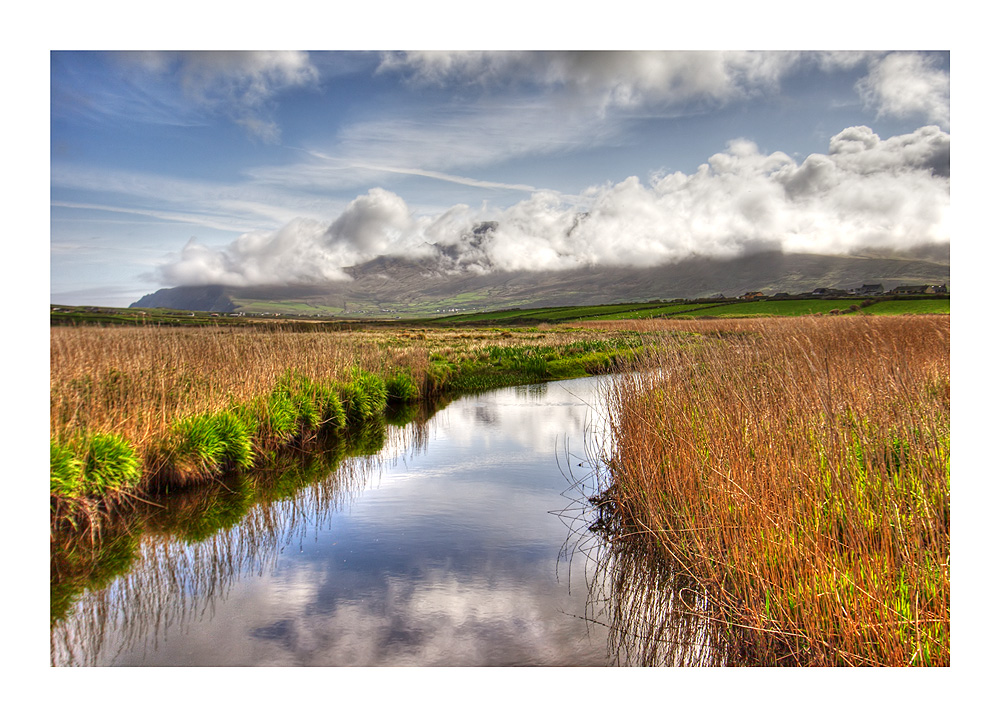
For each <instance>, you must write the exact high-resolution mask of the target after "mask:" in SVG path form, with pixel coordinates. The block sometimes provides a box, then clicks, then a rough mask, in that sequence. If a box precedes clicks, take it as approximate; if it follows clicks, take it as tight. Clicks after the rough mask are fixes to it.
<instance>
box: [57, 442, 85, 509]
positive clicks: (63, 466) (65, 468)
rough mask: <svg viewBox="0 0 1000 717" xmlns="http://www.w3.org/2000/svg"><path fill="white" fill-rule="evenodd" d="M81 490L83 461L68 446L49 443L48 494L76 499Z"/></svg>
mask: <svg viewBox="0 0 1000 717" xmlns="http://www.w3.org/2000/svg"><path fill="white" fill-rule="evenodd" d="M82 488H83V461H81V460H80V459H79V458H77V457H76V454H75V453H74V452H73V449H72V448H70V447H69V446H66V445H62V444H59V443H56V442H55V441H50V442H49V492H50V493H54V494H56V495H62V496H67V497H76V496H78V495H80V492H81V490H82Z"/></svg>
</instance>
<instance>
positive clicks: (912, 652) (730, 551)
mask: <svg viewBox="0 0 1000 717" xmlns="http://www.w3.org/2000/svg"><path fill="white" fill-rule="evenodd" d="M663 325H664V328H669V322H663ZM690 326H691V324H687V323H686V324H685V328H689V327H690ZM695 328H696V330H699V331H700V335H698V336H692V335H691V334H688V335H687V336H684V335H681V334H678V333H664V334H663V339H662V341H661V343H660V344H659V345H658V346H657V347H656V349H655V350H653V351H650V352H649V353H648V354H647V357H646V363H645V366H644V368H645V370H644V371H641V372H634V373H629V374H623V375H620V376H617V377H616V378H615V381H614V385H613V388H612V389H611V390H610V392H609V395H608V400H609V405H610V412H611V415H612V431H613V436H614V440H613V442H612V444H613V446H614V448H613V450H609V452H608V454H607V455H606V456H605V457H604V459H603V460H604V463H605V466H606V468H607V470H608V474H609V475H610V479H609V481H608V485H607V486H606V487H605V490H604V493H603V500H604V501H605V502H606V503H607V504H608V505H609V506H610V507H611V508H612V511H611V512H612V513H613V514H614V516H615V520H617V521H618V523H617V526H616V531H617V533H618V534H619V535H623V536H624V535H628V536H630V539H635V538H636V536H639V537H641V538H642V539H643V540H645V541H646V542H647V544H648V549H650V550H652V551H655V552H659V553H661V554H662V555H663V556H664V558H665V559H667V560H669V561H670V562H671V564H672V566H673V567H672V569H673V570H675V571H678V572H680V573H681V574H682V575H683V576H684V577H685V579H686V580H688V581H689V582H691V583H692V584H693V585H695V586H696V588H697V593H698V594H700V595H703V596H704V605H703V606H702V607H700V608H699V612H700V613H701V616H702V618H703V619H704V620H707V621H717V622H718V623H720V624H724V625H726V626H728V628H729V634H730V637H731V644H730V645H729V646H728V647H726V648H725V649H726V650H727V651H728V653H729V654H739V655H742V658H741V659H743V660H745V661H746V663H748V664H796V665H798V664H805V665H947V664H949V662H950V657H949V655H950V653H949V645H950V640H949V624H950V622H949V606H950V599H949V597H950V590H949V586H950V537H949V536H950V518H949V514H950V438H949V425H950V420H949V321H948V319H947V318H946V317H863V316H854V317H851V318H850V319H841V318H832V317H827V318H822V319H814V318H801V319H786V320H780V321H771V322H762V321H756V320H751V321H742V322H733V321H730V322H727V321H722V320H719V321H713V322H699V323H698V324H697V325H695Z"/></svg>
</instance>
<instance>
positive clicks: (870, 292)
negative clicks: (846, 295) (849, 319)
mask: <svg viewBox="0 0 1000 717" xmlns="http://www.w3.org/2000/svg"><path fill="white" fill-rule="evenodd" d="M854 293H855V294H857V295H858V296H881V295H882V294H884V293H885V288H884V287H883V286H882V285H881V284H862V285H861V288H860V289H855V290H854Z"/></svg>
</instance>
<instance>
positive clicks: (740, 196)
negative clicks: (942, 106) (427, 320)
mask: <svg viewBox="0 0 1000 717" xmlns="http://www.w3.org/2000/svg"><path fill="white" fill-rule="evenodd" d="M949 165H950V136H949V135H948V134H947V133H946V132H945V131H944V130H942V129H941V128H940V127H938V126H926V127H923V128H921V129H919V130H917V131H916V132H913V133H911V134H906V135H899V136H895V137H890V138H888V139H884V140H883V139H882V138H880V137H879V136H878V135H877V134H875V133H874V132H873V131H872V130H871V129H870V128H868V127H865V126H857V127H849V128H847V129H845V130H843V131H842V132H840V133H838V134H837V135H835V136H834V137H833V138H831V140H830V145H829V150H828V152H827V153H826V154H812V155H809V156H808V157H806V158H805V159H804V160H802V161H801V162H797V161H796V160H794V159H793V158H792V157H790V156H789V155H787V154H785V153H784V152H773V153H771V154H764V153H762V152H761V151H760V149H759V148H758V147H757V145H755V144H754V143H753V142H750V141H747V140H743V139H736V140H732V141H730V142H729V143H728V145H727V147H726V149H725V151H722V152H719V153H717V154H715V155H713V156H711V157H709V158H708V161H707V162H706V163H704V164H702V165H701V166H700V167H699V168H698V169H697V170H696V171H695V172H693V173H692V174H685V173H683V172H673V173H670V174H657V175H653V176H651V177H650V178H649V179H648V180H647V181H646V182H643V181H640V180H639V178H637V177H629V178H627V179H625V180H624V181H621V182H618V183H617V184H611V183H609V184H605V185H602V186H596V187H590V188H588V189H586V190H584V191H583V192H582V193H581V194H580V195H579V196H576V197H566V196H563V195H560V194H558V193H555V192H546V191H540V192H536V193H534V194H532V195H531V196H530V197H529V198H528V199H526V200H524V201H521V202H518V203H516V204H513V205H512V206H509V207H507V208H504V209H496V208H490V207H481V208H478V209H472V208H470V207H468V206H465V205H455V206H453V207H451V208H450V209H448V210H447V211H445V212H443V213H441V214H438V215H435V216H418V215H416V214H415V213H414V212H413V211H411V210H410V208H409V207H408V206H407V204H406V202H405V201H404V199H403V198H402V197H400V196H398V195H396V194H394V193H392V192H389V191H386V190H384V189H381V188H374V189H371V190H370V191H369V192H368V193H367V194H364V195H361V196H359V197H357V198H356V199H355V200H354V201H352V202H351V203H350V204H349V205H348V206H347V207H346V208H345V210H344V211H343V212H342V213H341V214H340V216H338V217H336V218H335V219H333V220H332V221H330V222H319V221H315V220H309V219H296V220H294V221H291V222H289V223H287V224H286V225H285V226H284V227H282V228H281V229H279V230H278V231H274V232H249V233H246V234H243V235H242V236H240V237H239V238H238V239H236V240H235V241H234V242H232V243H231V244H229V245H228V246H224V247H215V248H213V247H208V246H204V245H202V244H200V243H199V242H198V241H197V240H195V239H192V240H191V241H189V242H188V243H187V245H186V246H185V247H184V248H183V250H182V251H181V252H180V254H179V255H178V256H175V257H171V258H170V260H169V261H168V262H167V263H166V264H164V265H163V266H161V267H160V268H159V270H158V276H157V278H158V280H159V281H161V282H162V283H164V284H165V285H169V286H181V285H195V284H209V283H218V284H227V285H237V286H239V285H253V284H275V283H310V282H322V281H331V280H338V279H346V278H347V277H346V274H345V273H344V271H343V268H344V267H349V266H352V265H355V264H359V263H362V262H364V261H367V260H369V259H372V258H374V257H376V256H380V255H388V256H400V257H410V258H424V259H427V258H434V259H436V260H437V261H438V262H439V264H438V265H439V266H440V268H441V269H442V270H447V271H476V272H492V271H507V270H509V271H520V270H529V271H533V270H566V269H575V268H582V267H594V266H598V267H600V266H619V267H621V266H626V267H627V266H634V267H649V266H658V265H664V264H669V263H672V262H676V261H680V260H683V259H686V258H690V257H693V256H704V257H717V258H731V257H736V256H740V255H743V254H747V253H752V252H755V251H760V250H765V249H780V250H782V251H786V252H809V253H818V254H849V253H852V252H858V251H863V250H865V251H866V250H872V249H875V250H885V251H894V250H906V249H908V248H913V247H915V246H921V245H939V246H940V245H947V244H948V243H949V241H950V228H949V217H948V215H949V205H950V188H949V181H950V180H949V173H950V172H949ZM487 221H489V222H495V225H494V224H489V225H483V224H480V223H481V222H487ZM477 226H478V230H475V228H476V227H477Z"/></svg>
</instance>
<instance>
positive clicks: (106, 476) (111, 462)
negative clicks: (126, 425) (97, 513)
mask: <svg viewBox="0 0 1000 717" xmlns="http://www.w3.org/2000/svg"><path fill="white" fill-rule="evenodd" d="M141 473H142V472H141V469H140V466H139V458H138V457H137V456H136V453H135V450H134V449H133V448H132V446H130V445H129V444H128V442H127V441H126V440H125V439H124V438H122V437H121V436H116V435H114V434H111V433H95V434H94V435H92V436H91V437H90V439H89V441H87V446H86V454H85V458H84V459H83V492H84V493H85V494H86V495H89V496H101V495H105V494H107V493H109V492H112V491H119V490H125V489H128V488H131V487H133V486H134V485H136V484H137V483H138V482H139V477H140V476H141Z"/></svg>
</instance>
